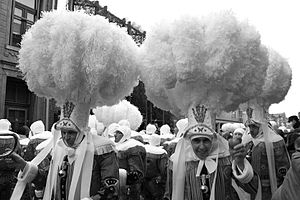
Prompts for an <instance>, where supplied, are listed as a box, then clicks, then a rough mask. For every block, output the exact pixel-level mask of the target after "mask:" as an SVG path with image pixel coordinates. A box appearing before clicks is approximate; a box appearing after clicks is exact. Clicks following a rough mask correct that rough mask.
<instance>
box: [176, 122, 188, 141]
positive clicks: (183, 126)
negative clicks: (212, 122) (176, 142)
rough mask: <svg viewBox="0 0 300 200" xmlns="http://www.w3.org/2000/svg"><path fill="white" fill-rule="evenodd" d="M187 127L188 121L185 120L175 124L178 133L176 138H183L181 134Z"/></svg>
mask: <svg viewBox="0 0 300 200" xmlns="http://www.w3.org/2000/svg"><path fill="white" fill-rule="evenodd" d="M187 126H188V119H187V118H184V119H180V120H178V121H177V122H176V127H177V128H178V132H177V134H176V137H177V138H179V137H182V136H183V133H184V131H185V129H186V127H187Z"/></svg>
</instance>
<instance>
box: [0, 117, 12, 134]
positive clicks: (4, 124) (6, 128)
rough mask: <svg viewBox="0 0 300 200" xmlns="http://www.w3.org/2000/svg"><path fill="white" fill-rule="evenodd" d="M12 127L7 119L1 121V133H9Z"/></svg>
mask: <svg viewBox="0 0 300 200" xmlns="http://www.w3.org/2000/svg"><path fill="white" fill-rule="evenodd" d="M10 127H11V123H10V122H9V121H8V120H7V119H0V132H5V131H6V132H7V131H9V129H10Z"/></svg>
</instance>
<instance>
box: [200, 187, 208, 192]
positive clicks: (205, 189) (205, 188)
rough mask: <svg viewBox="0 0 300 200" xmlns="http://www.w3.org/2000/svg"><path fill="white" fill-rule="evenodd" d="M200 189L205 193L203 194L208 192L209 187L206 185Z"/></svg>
mask: <svg viewBox="0 0 300 200" xmlns="http://www.w3.org/2000/svg"><path fill="white" fill-rule="evenodd" d="M200 189H201V190H202V191H203V193H207V192H208V187H207V186H206V185H201V187H200Z"/></svg>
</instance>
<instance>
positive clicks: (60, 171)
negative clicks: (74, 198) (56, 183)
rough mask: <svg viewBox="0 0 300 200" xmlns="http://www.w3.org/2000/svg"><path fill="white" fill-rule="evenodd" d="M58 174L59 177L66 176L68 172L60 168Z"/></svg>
mask: <svg viewBox="0 0 300 200" xmlns="http://www.w3.org/2000/svg"><path fill="white" fill-rule="evenodd" d="M58 175H59V177H61V178H64V177H66V175H67V172H66V171H65V170H62V169H61V170H59V172H58Z"/></svg>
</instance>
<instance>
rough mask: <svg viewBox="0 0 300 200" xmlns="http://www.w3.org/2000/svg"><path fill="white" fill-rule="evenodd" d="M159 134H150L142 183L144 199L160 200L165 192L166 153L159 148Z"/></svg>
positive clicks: (146, 146)
mask: <svg viewBox="0 0 300 200" xmlns="http://www.w3.org/2000/svg"><path fill="white" fill-rule="evenodd" d="M160 140H161V138H160V137H159V135H156V134H153V135H151V136H150V141H149V143H150V144H148V145H145V149H146V152H147V167H146V175H145V180H144V183H143V197H144V199H145V200H161V199H162V198H163V196H164V192H165V184H166V179H167V163H168V154H167V152H166V151H165V150H164V149H162V148H160V147H159V146H160Z"/></svg>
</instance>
